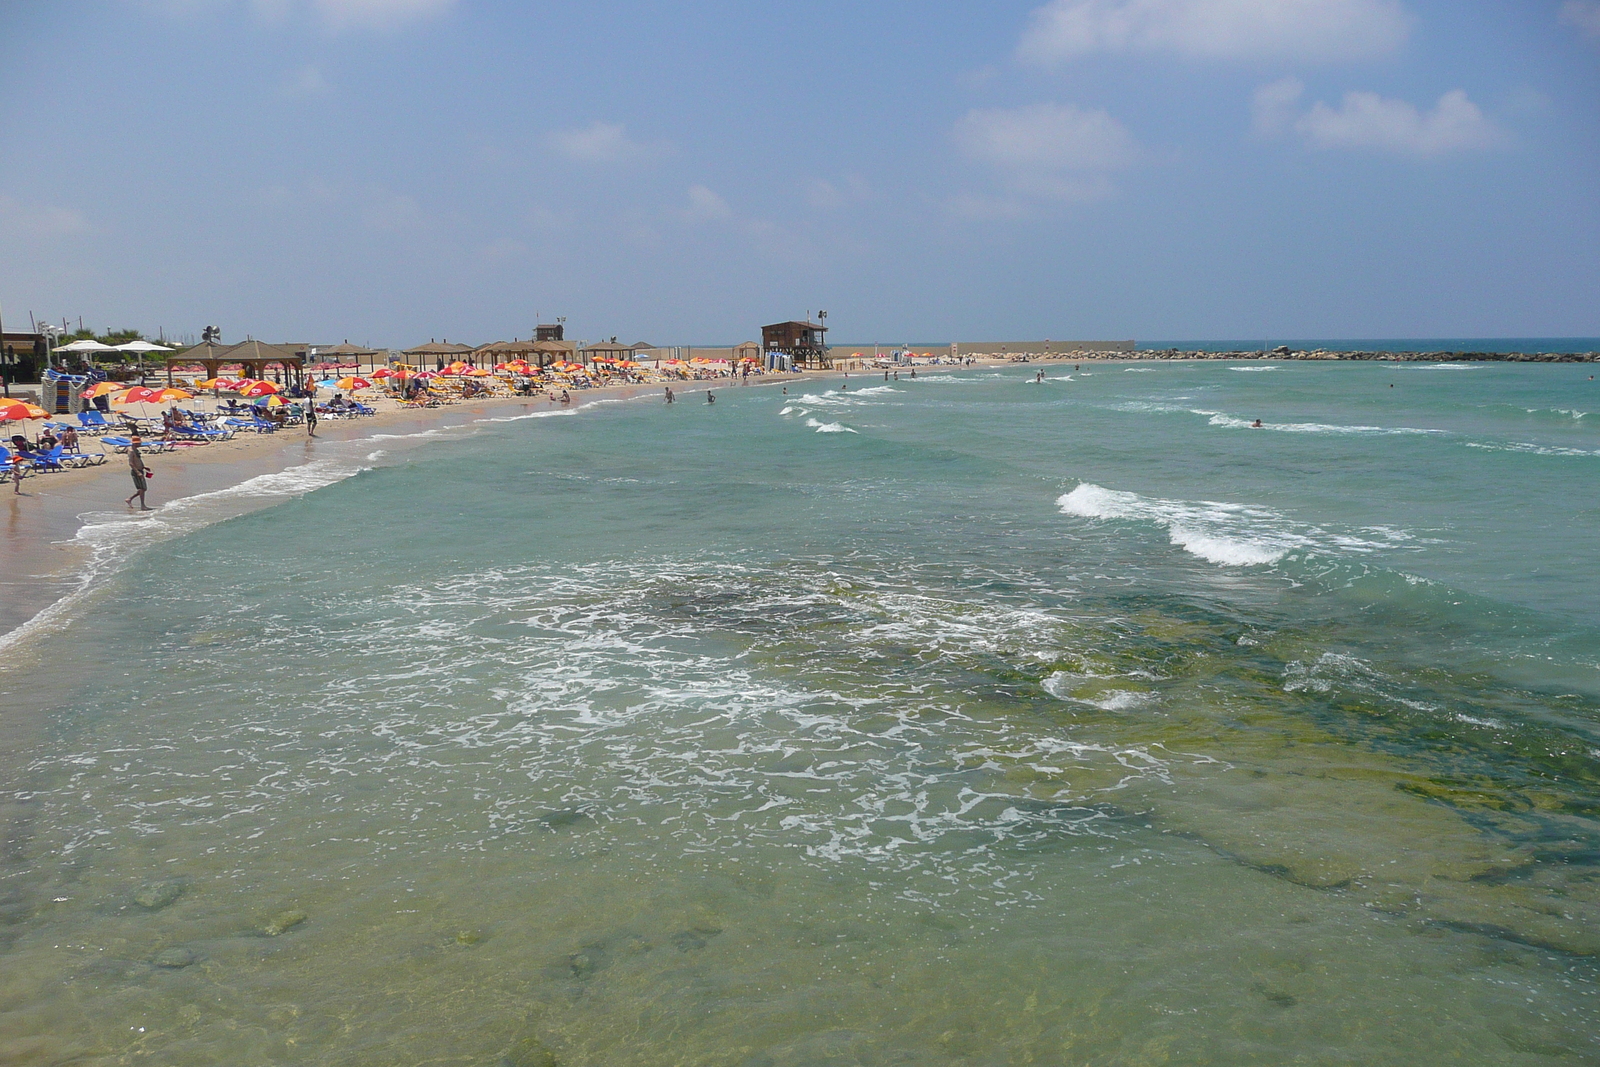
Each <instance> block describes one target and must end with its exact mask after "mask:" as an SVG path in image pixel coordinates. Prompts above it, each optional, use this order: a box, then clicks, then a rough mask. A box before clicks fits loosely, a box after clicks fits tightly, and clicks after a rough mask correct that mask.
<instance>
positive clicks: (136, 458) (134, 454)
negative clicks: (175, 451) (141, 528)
mask: <svg viewBox="0 0 1600 1067" xmlns="http://www.w3.org/2000/svg"><path fill="white" fill-rule="evenodd" d="M143 443H144V442H143V441H142V440H140V439H139V438H138V437H137V436H135V437H134V438H133V441H132V443H130V444H129V445H128V473H130V474H132V475H133V496H130V497H129V498H128V499H127V500H126V501H124V503H126V504H127V505H128V506H129V507H130V508H131V507H133V502H134V501H135V500H138V501H139V510H140V511H151V510H154V509H152V508H151V507H150V506H149V505H148V504H146V503H145V502H144V492H145V490H146V489H147V488H149V485H150V482H149V478H150V475H151V474H152V473H154V472H152V471H151V470H150V468H149V467H146V466H145V465H144V456H143V455H142V454H141V453H140V452H139V446H140V445H141V444H143Z"/></svg>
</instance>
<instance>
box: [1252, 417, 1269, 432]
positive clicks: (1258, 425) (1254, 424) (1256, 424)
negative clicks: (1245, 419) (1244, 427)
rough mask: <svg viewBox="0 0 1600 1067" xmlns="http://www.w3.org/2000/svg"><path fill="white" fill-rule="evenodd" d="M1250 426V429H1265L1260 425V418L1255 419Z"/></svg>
mask: <svg viewBox="0 0 1600 1067" xmlns="http://www.w3.org/2000/svg"><path fill="white" fill-rule="evenodd" d="M1250 428H1251V429H1252V430H1265V429H1266V427H1265V426H1263V425H1261V420H1260V419H1257V420H1256V421H1255V422H1252V423H1251V424H1250Z"/></svg>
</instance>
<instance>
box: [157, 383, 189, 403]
mask: <svg viewBox="0 0 1600 1067" xmlns="http://www.w3.org/2000/svg"><path fill="white" fill-rule="evenodd" d="M155 394H156V397H155V400H153V401H152V403H156V404H163V403H166V402H167V401H169V400H193V399H194V394H193V393H191V392H188V391H187V390H184V389H173V388H170V387H169V388H166V389H157V390H155Z"/></svg>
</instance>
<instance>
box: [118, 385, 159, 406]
mask: <svg viewBox="0 0 1600 1067" xmlns="http://www.w3.org/2000/svg"><path fill="white" fill-rule="evenodd" d="M161 392H162V391H161V390H160V389H146V388H145V387H144V386H142V385H136V386H134V387H133V388H132V389H124V390H123V391H122V392H120V393H118V394H117V395H116V396H114V397H112V398H111V402H112V403H113V404H158V403H160V402H161Z"/></svg>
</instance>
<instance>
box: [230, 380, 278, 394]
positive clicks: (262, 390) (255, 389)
mask: <svg viewBox="0 0 1600 1067" xmlns="http://www.w3.org/2000/svg"><path fill="white" fill-rule="evenodd" d="M281 392H283V387H282V386H279V385H277V384H275V383H273V382H247V383H240V387H239V395H240V396H271V395H272V394H273V393H281Z"/></svg>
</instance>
